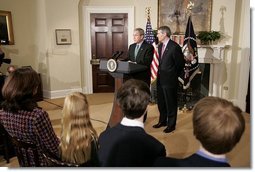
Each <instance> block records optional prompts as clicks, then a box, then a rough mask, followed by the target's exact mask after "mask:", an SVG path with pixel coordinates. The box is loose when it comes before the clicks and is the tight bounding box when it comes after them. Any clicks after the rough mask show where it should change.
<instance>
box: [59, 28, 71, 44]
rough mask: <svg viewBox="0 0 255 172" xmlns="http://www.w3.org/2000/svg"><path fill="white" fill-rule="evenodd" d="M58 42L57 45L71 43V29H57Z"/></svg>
mask: <svg viewBox="0 0 255 172" xmlns="http://www.w3.org/2000/svg"><path fill="white" fill-rule="evenodd" d="M55 32H56V43H57V45H71V44H72V39H71V29H56V30H55Z"/></svg>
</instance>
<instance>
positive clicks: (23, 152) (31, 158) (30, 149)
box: [11, 137, 40, 167]
mask: <svg viewBox="0 0 255 172" xmlns="http://www.w3.org/2000/svg"><path fill="white" fill-rule="evenodd" d="M11 140H12V143H13V145H14V148H15V151H16V154H17V157H18V161H19V165H20V166H21V167H33V166H36V167H39V166H40V162H39V154H38V151H37V146H36V145H35V144H34V143H30V142H24V141H21V140H20V139H18V138H16V137H12V138H11Z"/></svg>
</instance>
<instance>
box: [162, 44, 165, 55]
mask: <svg viewBox="0 0 255 172" xmlns="http://www.w3.org/2000/svg"><path fill="white" fill-rule="evenodd" d="M164 51H165V44H163V45H162V50H161V58H162V57H163V54H164Z"/></svg>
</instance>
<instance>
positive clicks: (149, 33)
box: [145, 17, 155, 44]
mask: <svg viewBox="0 0 255 172" xmlns="http://www.w3.org/2000/svg"><path fill="white" fill-rule="evenodd" d="M145 40H146V42H148V43H149V44H152V43H153V42H154V41H155V39H154V35H153V30H152V27H151V21H150V18H149V17H148V19H147V23H146V33H145Z"/></svg>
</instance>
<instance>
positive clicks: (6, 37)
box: [0, 10, 14, 45]
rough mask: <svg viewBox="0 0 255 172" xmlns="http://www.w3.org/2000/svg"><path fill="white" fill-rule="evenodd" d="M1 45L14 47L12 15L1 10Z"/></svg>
mask: <svg viewBox="0 0 255 172" xmlns="http://www.w3.org/2000/svg"><path fill="white" fill-rule="evenodd" d="M0 44H2V45H14V36H13V25H12V14H11V12H10V11H2V10H0Z"/></svg>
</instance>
